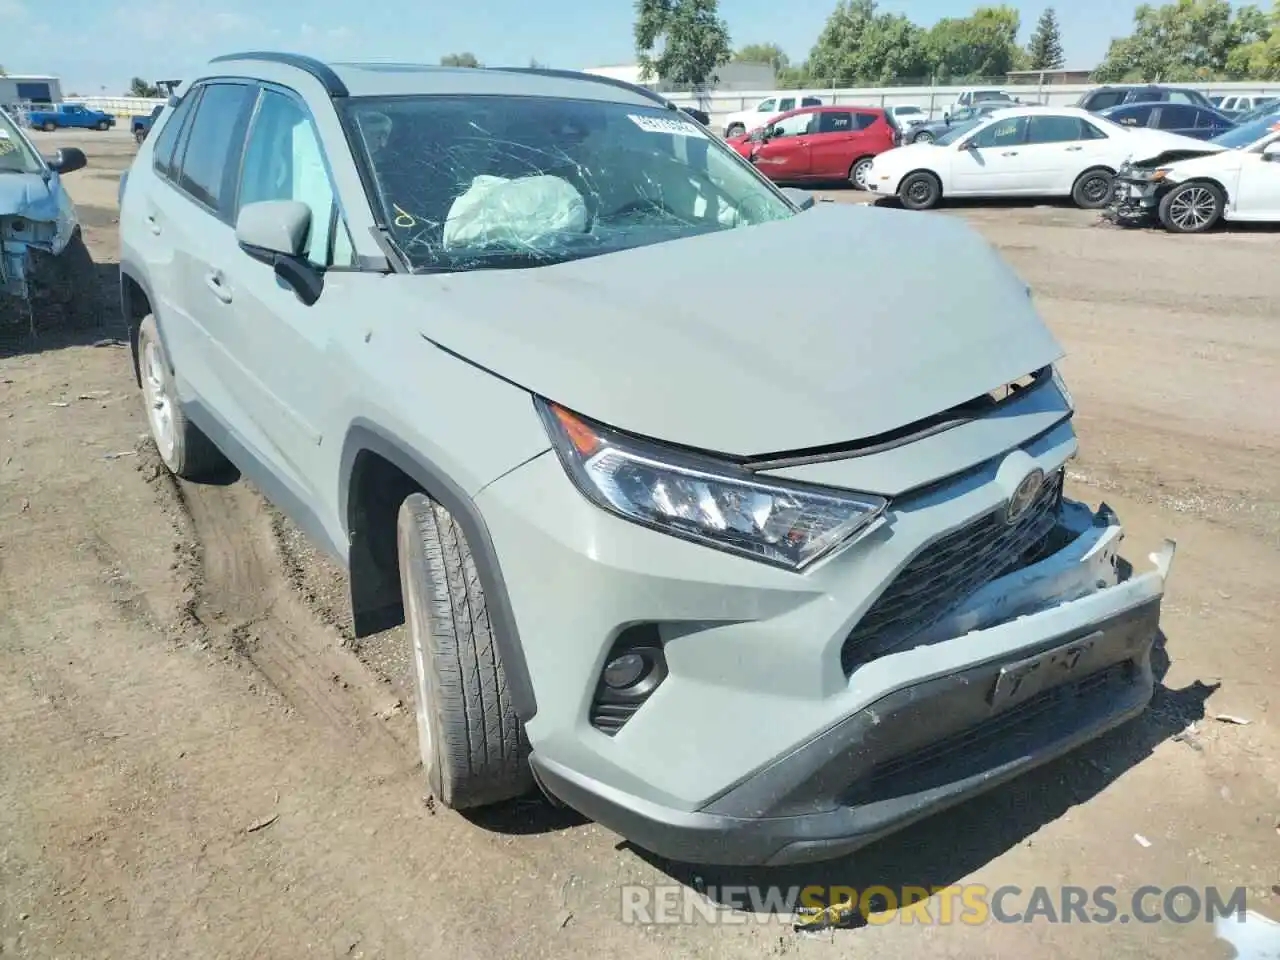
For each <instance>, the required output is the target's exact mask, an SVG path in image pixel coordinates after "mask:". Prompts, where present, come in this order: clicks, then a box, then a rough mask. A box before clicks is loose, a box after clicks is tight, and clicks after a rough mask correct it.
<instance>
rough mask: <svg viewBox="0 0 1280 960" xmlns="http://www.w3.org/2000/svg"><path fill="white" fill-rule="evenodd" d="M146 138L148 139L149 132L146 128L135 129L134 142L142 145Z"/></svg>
mask: <svg viewBox="0 0 1280 960" xmlns="http://www.w3.org/2000/svg"><path fill="white" fill-rule="evenodd" d="M145 139H147V132H146V131H145V130H141V129H139V130H135V131H133V142H134V143H136V144H137V145H138V146H142V141H143V140H145Z"/></svg>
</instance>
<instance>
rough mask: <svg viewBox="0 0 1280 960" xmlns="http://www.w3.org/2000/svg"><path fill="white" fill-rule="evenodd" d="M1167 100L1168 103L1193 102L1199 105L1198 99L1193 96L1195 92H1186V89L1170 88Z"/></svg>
mask: <svg viewBox="0 0 1280 960" xmlns="http://www.w3.org/2000/svg"><path fill="white" fill-rule="evenodd" d="M1169 102H1170V103H1191V104H1195V105H1196V106H1199V105H1200V100H1199V99H1198V98H1197V97H1196V96H1195V94H1192V93H1188V92H1187V91H1186V90H1170V91H1169Z"/></svg>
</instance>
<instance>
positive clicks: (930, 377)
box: [120, 53, 1173, 864]
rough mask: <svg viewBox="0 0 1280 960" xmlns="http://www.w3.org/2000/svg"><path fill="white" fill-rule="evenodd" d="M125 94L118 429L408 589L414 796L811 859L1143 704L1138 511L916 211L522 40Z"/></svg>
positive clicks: (363, 578)
mask: <svg viewBox="0 0 1280 960" xmlns="http://www.w3.org/2000/svg"><path fill="white" fill-rule="evenodd" d="M156 126H157V129H156V130H155V132H154V133H153V134H152V135H151V136H149V137H148V138H147V139H146V141H145V142H144V143H143V144H142V146H141V149H140V150H139V152H138V155H137V158H136V160H135V161H134V163H133V166H132V169H131V170H130V172H129V173H128V174H127V180H126V181H125V183H124V184H123V185H122V203H121V213H120V237H121V251H122V253H121V285H122V298H123V308H124V311H125V315H126V317H128V318H129V319H130V321H131V327H132V333H133V340H134V357H135V360H136V371H137V375H138V382H139V384H140V387H141V390H142V394H143V396H144V398H145V401H146V411H147V416H148V418H149V422H150V426H151V430H152V433H153V435H154V438H155V443H156V446H157V447H158V448H159V451H160V454H161V456H162V457H163V459H164V461H165V463H166V464H167V465H168V466H169V468H170V469H171V470H172V471H173V472H174V473H175V474H177V475H179V476H181V477H186V478H191V479H196V478H199V477H200V476H202V475H204V474H206V473H207V472H208V471H211V470H216V469H217V468H218V467H219V465H220V464H223V463H224V458H226V459H228V460H230V461H232V462H234V463H235V465H236V466H237V467H239V469H240V470H241V471H242V472H243V473H244V474H245V475H246V476H247V477H248V478H250V479H251V480H252V481H254V482H255V483H256V484H257V485H258V486H259V487H260V488H261V489H262V490H263V491H264V492H265V494H266V495H267V496H268V497H269V498H270V499H271V500H273V501H274V502H275V503H276V504H277V505H278V506H279V507H280V508H281V509H283V510H284V511H285V512H287V513H288V514H290V515H291V516H292V517H293V519H294V520H295V521H297V522H298V523H299V525H301V526H302V527H304V528H305V529H306V530H307V531H308V533H309V534H310V535H311V536H312V537H314V538H315V540H316V541H317V542H318V543H320V544H322V545H324V546H325V547H327V548H328V550H329V551H331V552H332V554H333V556H334V557H336V558H338V559H339V560H340V561H341V562H342V564H343V565H344V567H345V568H346V569H347V570H348V571H349V574H350V590H351V603H352V605H353V612H354V619H355V624H356V629H357V632H358V633H360V634H362V635H365V634H368V633H370V632H373V631H378V630H382V629H386V628H388V627H390V626H393V625H395V624H397V623H400V622H404V621H407V623H408V628H409V629H408V632H409V634H410V636H411V638H412V645H413V658H414V663H415V666H416V679H417V690H416V694H417V717H418V730H419V738H420V745H421V752H422V762H423V767H424V769H425V774H426V777H427V779H428V782H429V786H430V789H431V790H432V792H433V793H434V794H435V796H436V797H437V798H438V799H439V801H440V802H442V803H443V804H445V805H447V806H449V807H453V808H464V807H473V806H477V805H483V804H492V803H497V802H500V801H503V800H506V799H509V798H512V797H514V796H517V795H519V794H521V793H523V792H526V791H528V790H529V789H530V788H531V787H532V786H533V785H534V784H535V783H536V784H537V786H538V787H540V788H541V790H542V791H543V792H544V793H546V794H547V795H548V796H549V797H551V798H552V799H553V800H556V801H558V802H561V803H564V804H567V805H569V806H571V807H573V808H576V809H577V810H578V811H580V812H581V813H583V814H585V815H587V816H589V817H591V818H593V819H595V820H597V821H599V822H600V823H602V824H604V825H605V826H607V827H610V828H612V829H614V830H616V831H617V832H619V833H621V834H623V835H624V836H625V837H626V838H628V839H630V840H631V841H633V842H634V843H636V844H637V845H639V846H641V847H644V848H648V849H649V850H652V851H654V852H656V853H658V854H659V855H663V856H667V857H671V858H674V859H679V860H684V861H688V862H712V863H722V864H731V863H737V864H776V863H784V862H797V861H803V860H812V859H820V858H824V857H830V856H834V855H837V854H842V853H844V852H847V851H850V850H853V849H855V848H857V847H859V846H861V845H863V844H866V843H868V842H870V841H871V840H873V839H875V838H877V837H879V836H882V835H884V834H886V833H889V832H891V831H893V830H896V829H897V828H899V827H901V826H903V825H905V824H907V823H910V822H911V821H914V820H917V819H919V818H921V817H923V816H925V815H927V814H930V813H933V812H935V811H938V810H941V809H943V808H945V807H947V806H949V805H952V804H955V803H956V802H958V801H960V800H962V799H965V798H967V797H970V796H973V795H975V794H977V793H979V792H981V791H983V790H986V789H988V788H990V787H992V786H994V785H996V784H998V783H1001V782H1003V781H1006V780H1008V779H1010V778H1012V777H1014V776H1016V775H1017V774H1019V773H1021V772H1023V771H1025V770H1027V769H1029V768H1031V767H1033V766H1035V765H1037V764H1040V763H1042V762H1044V761H1046V760H1049V759H1050V758H1053V757H1055V756H1058V755H1061V754H1063V753H1064V752H1066V751H1069V750H1071V749H1072V748H1074V747H1076V746H1078V745H1080V744H1082V743H1084V742H1085V741H1088V740H1090V739H1091V738H1094V737H1097V736H1098V735H1099V734H1101V733H1103V732H1104V731H1106V730H1108V729H1110V728H1112V727H1114V726H1116V725H1117V724H1119V723H1121V722H1122V721H1125V720H1126V719H1128V718H1131V717H1133V716H1135V715H1136V714H1138V713H1140V712H1141V711H1142V710H1143V709H1144V707H1145V705H1146V704H1147V703H1148V701H1149V699H1150V697H1151V694H1152V690H1153V683H1154V681H1153V676H1152V670H1151V662H1150V654H1151V651H1152V646H1153V642H1154V639H1155V637H1156V634H1157V626H1158V618H1159V610H1160V602H1161V597H1162V595H1163V592H1164V584H1165V579H1166V576H1167V574H1168V570H1169V565H1170V562H1171V560H1172V555H1173V544H1172V543H1171V542H1166V543H1165V544H1164V546H1163V548H1162V549H1161V550H1160V551H1159V552H1157V553H1155V554H1152V557H1151V560H1152V567H1151V568H1149V569H1145V570H1138V571H1134V570H1132V569H1131V568H1130V567H1129V566H1128V565H1127V564H1125V563H1122V562H1121V561H1120V559H1119V556H1118V546H1119V543H1120V539H1121V527H1120V524H1119V521H1118V520H1117V519H1116V517H1115V516H1114V514H1113V513H1112V512H1111V511H1110V510H1109V509H1107V508H1106V507H1105V506H1104V507H1102V508H1101V509H1100V510H1099V511H1098V512H1093V511H1091V510H1090V509H1089V508H1087V507H1086V506H1084V505H1082V504H1080V503H1076V502H1073V501H1071V500H1069V499H1066V498H1064V496H1063V479H1064V474H1065V464H1066V463H1067V461H1068V460H1069V459H1070V458H1071V457H1072V456H1073V455H1074V454H1075V452H1076V438H1075V434H1074V432H1073V429H1072V423H1071V418H1072V401H1071V397H1070V395H1069V394H1068V392H1067V390H1066V388H1065V387H1064V385H1063V383H1062V380H1061V378H1060V377H1059V375H1058V373H1057V370H1056V367H1055V363H1056V362H1057V361H1058V360H1059V358H1060V356H1061V353H1062V351H1061V349H1060V347H1059V345H1058V343H1057V342H1056V341H1055V340H1054V338H1053V336H1052V335H1051V334H1050V333H1049V331H1048V330H1047V329H1046V327H1045V326H1044V324H1043V323H1042V322H1041V320H1040V319H1039V317H1038V315H1037V313H1036V311H1035V309H1034V307H1033V305H1032V302H1031V298H1030V296H1029V295H1028V290H1027V287H1026V285H1025V284H1024V283H1022V282H1020V281H1019V279H1018V278H1017V276H1015V275H1014V273H1013V272H1012V271H1011V270H1010V268H1009V267H1008V266H1006V264H1005V263H1004V262H1003V261H1002V260H1001V259H1000V257H999V256H998V255H997V254H996V253H995V252H994V251H993V250H992V248H991V247H990V246H989V245H988V244H987V243H985V242H984V241H983V240H982V239H981V238H980V237H979V236H978V235H977V234H976V233H975V232H973V231H972V230H971V229H970V228H969V227H967V226H966V225H965V224H963V223H962V222H961V221H959V220H958V219H953V218H949V217H930V216H921V215H915V214H910V213H904V212H900V211H893V210H882V209H873V208H864V207H855V206H849V205H845V204H816V205H815V204H813V203H812V199H811V198H808V197H807V195H803V194H800V193H791V192H787V191H780V190H779V189H777V188H776V187H774V186H773V185H772V184H771V183H770V182H769V181H768V180H767V179H765V178H764V177H763V176H761V175H760V174H759V173H757V172H756V170H755V169H753V167H752V166H751V164H749V163H747V162H746V161H744V160H742V159H741V158H740V157H739V156H738V155H737V154H736V153H734V152H733V151H732V150H731V149H729V148H728V147H726V146H725V145H724V144H722V143H721V142H720V141H718V140H717V139H716V138H715V137H714V136H712V135H710V134H709V133H708V132H707V130H706V129H705V128H703V127H702V126H700V125H698V124H696V123H694V122H692V121H691V120H690V119H689V118H688V117H686V116H684V115H683V114H681V113H680V112H679V111H677V110H676V109H675V108H674V107H672V106H671V105H670V104H669V103H667V102H666V101H665V100H663V99H662V98H660V97H658V96H657V95H655V94H652V93H650V92H648V91H646V90H643V89H640V88H637V87H633V86H630V85H627V84H622V83H618V82H614V81H608V80H604V79H601V78H598V77H590V76H586V75H581V74H572V73H567V72H558V71H551V70H526V69H511V70H503V69H446V68H436V67H423V66H416V65H394V64H382V63H380V64H348V63H341V64H339V63H334V64H322V63H318V62H315V61H313V60H310V59H307V58H303V57H298V56H294V55H288V54H279V53H245V54H237V55H234V56H228V57H223V58H220V59H218V60H215V61H213V62H212V63H210V64H208V65H207V66H206V67H204V68H203V69H202V70H201V71H200V72H199V73H198V74H197V75H196V76H195V77H194V78H193V79H192V80H191V81H190V82H189V83H187V84H186V85H185V86H184V87H183V89H182V91H181V93H180V94H179V95H176V96H175V97H174V98H173V99H171V100H170V103H169V106H168V107H167V108H166V109H165V111H164V114H163V115H162V116H161V118H160V119H159V120H158V121H157V125H156ZM920 263H933V264H936V265H939V266H938V267H937V270H936V272H926V273H924V274H921V273H920V271H919V270H918V269H917V268H918V265H919V264H920ZM760 264H769V265H770V267H771V269H772V270H773V272H775V273H776V274H777V275H778V276H782V277H787V278H789V279H788V282H787V283H786V284H785V285H784V286H781V287H779V288H778V292H772V291H770V293H768V294H767V295H766V296H765V297H763V298H762V299H768V300H769V303H768V304H767V305H765V304H763V303H757V302H743V301H739V300H736V299H734V298H733V297H732V296H731V291H734V290H737V289H740V288H741V281H742V278H743V277H744V276H750V275H752V274H753V272H754V271H755V270H756V269H757V267H758V266H759V265H760ZM908 274H910V276H911V277H912V281H911V284H910V286H911V287H912V289H911V290H909V291H908V290H907V284H905V283H903V282H901V280H902V278H903V277H905V276H907V275H908ZM957 277H961V278H963V281H964V282H963V283H961V284H957V283H955V282H954V280H955V278H957ZM796 278H802V279H800V280H798V281H797V280H796ZM922 285H923V286H926V287H931V286H936V287H937V288H938V290H940V291H945V296H936V297H935V296H921V292H922V291H921V289H920V287H921V286H922ZM766 289H768V287H767V285H766ZM787 290H790V291H792V292H793V293H794V294H795V296H791V295H790V294H787V295H786V296H784V295H783V294H784V293H785V292H786V291H787ZM940 304H945V307H940V306H939V305H940Z"/></svg>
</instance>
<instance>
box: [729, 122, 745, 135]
mask: <svg viewBox="0 0 1280 960" xmlns="http://www.w3.org/2000/svg"><path fill="white" fill-rule="evenodd" d="M746 132H747V128H746V127H745V126H743V125H742V124H740V123H731V124H729V129H727V130H726V131H725V132H724V135H725V136H726V137H728V138H732V137H739V136H741V135H742V134H744V133H746Z"/></svg>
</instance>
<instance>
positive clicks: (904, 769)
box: [845, 660, 1135, 803]
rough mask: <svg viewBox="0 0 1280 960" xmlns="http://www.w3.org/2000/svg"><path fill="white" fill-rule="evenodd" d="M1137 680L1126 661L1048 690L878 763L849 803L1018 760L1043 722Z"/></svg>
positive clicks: (911, 790)
mask: <svg viewBox="0 0 1280 960" xmlns="http://www.w3.org/2000/svg"><path fill="white" fill-rule="evenodd" d="M1134 676H1135V673H1134V666H1133V663H1132V662H1130V661H1127V660H1126V661H1124V662H1123V663H1118V664H1115V665H1114V666H1111V667H1106V668H1104V669H1102V670H1100V671H1098V672H1096V673H1093V674H1091V675H1089V676H1086V677H1081V678H1080V679H1078V680H1073V681H1069V682H1068V683H1065V684H1062V685H1060V686H1057V687H1053V688H1051V689H1049V690H1045V691H1044V692H1043V693H1039V694H1037V695H1036V696H1034V697H1032V698H1031V699H1030V700H1027V701H1025V702H1023V703H1020V704H1018V705H1017V706H1015V707H1013V708H1012V709H1009V710H1006V711H1005V712H1004V713H999V714H996V715H995V716H994V717H991V718H989V719H987V720H984V721H983V722H981V723H979V724H977V725H975V726H972V727H970V728H969V729H967V730H962V731H961V732H959V733H956V734H953V735H951V736H949V737H947V738H946V739H945V740H939V741H938V742H936V743H932V744H929V745H928V746H926V747H921V748H920V749H918V750H913V751H911V752H910V753H907V754H904V755H902V756H900V757H895V758H894V759H892V760H886V761H885V762H884V763H881V764H877V765H876V767H875V768H874V769H873V770H872V771H871V773H870V774H869V775H868V776H867V777H866V778H865V779H863V780H861V781H859V783H858V784H857V785H856V787H855V789H854V790H853V791H852V792H851V793H850V794H849V796H847V797H846V798H845V801H846V802H847V803H873V802H876V801H879V800H887V799H891V798H895V797H904V796H909V795H911V794H913V793H921V792H923V791H925V790H932V789H935V788H937V787H939V786H942V785H943V784H945V783H947V782H949V781H951V780H954V779H958V778H959V777H962V776H970V775H972V774H973V773H974V772H976V771H978V770H981V769H989V768H990V767H993V766H998V765H999V764H1001V763H1004V762H1006V761H1007V760H1009V759H1013V758H1017V757H1019V756H1021V755H1023V754H1025V753H1027V752H1029V751H1030V747H1031V741H1034V740H1035V739H1036V738H1037V737H1038V736H1039V735H1040V734H1038V733H1037V732H1036V731H1037V727H1036V724H1037V722H1039V723H1040V725H1041V726H1043V725H1044V724H1045V723H1046V722H1051V720H1052V718H1051V716H1050V715H1051V714H1055V712H1056V715H1061V713H1062V712H1064V711H1065V712H1069V713H1075V712H1077V711H1078V710H1079V709H1080V706H1081V702H1082V701H1085V700H1088V699H1089V698H1091V697H1100V696H1102V695H1103V693H1104V691H1107V690H1109V689H1110V690H1112V691H1114V690H1118V689H1120V688H1121V687H1122V686H1123V685H1124V684H1127V683H1132V682H1133V679H1134ZM1111 695H1114V692H1113V693H1112V694H1111Z"/></svg>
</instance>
